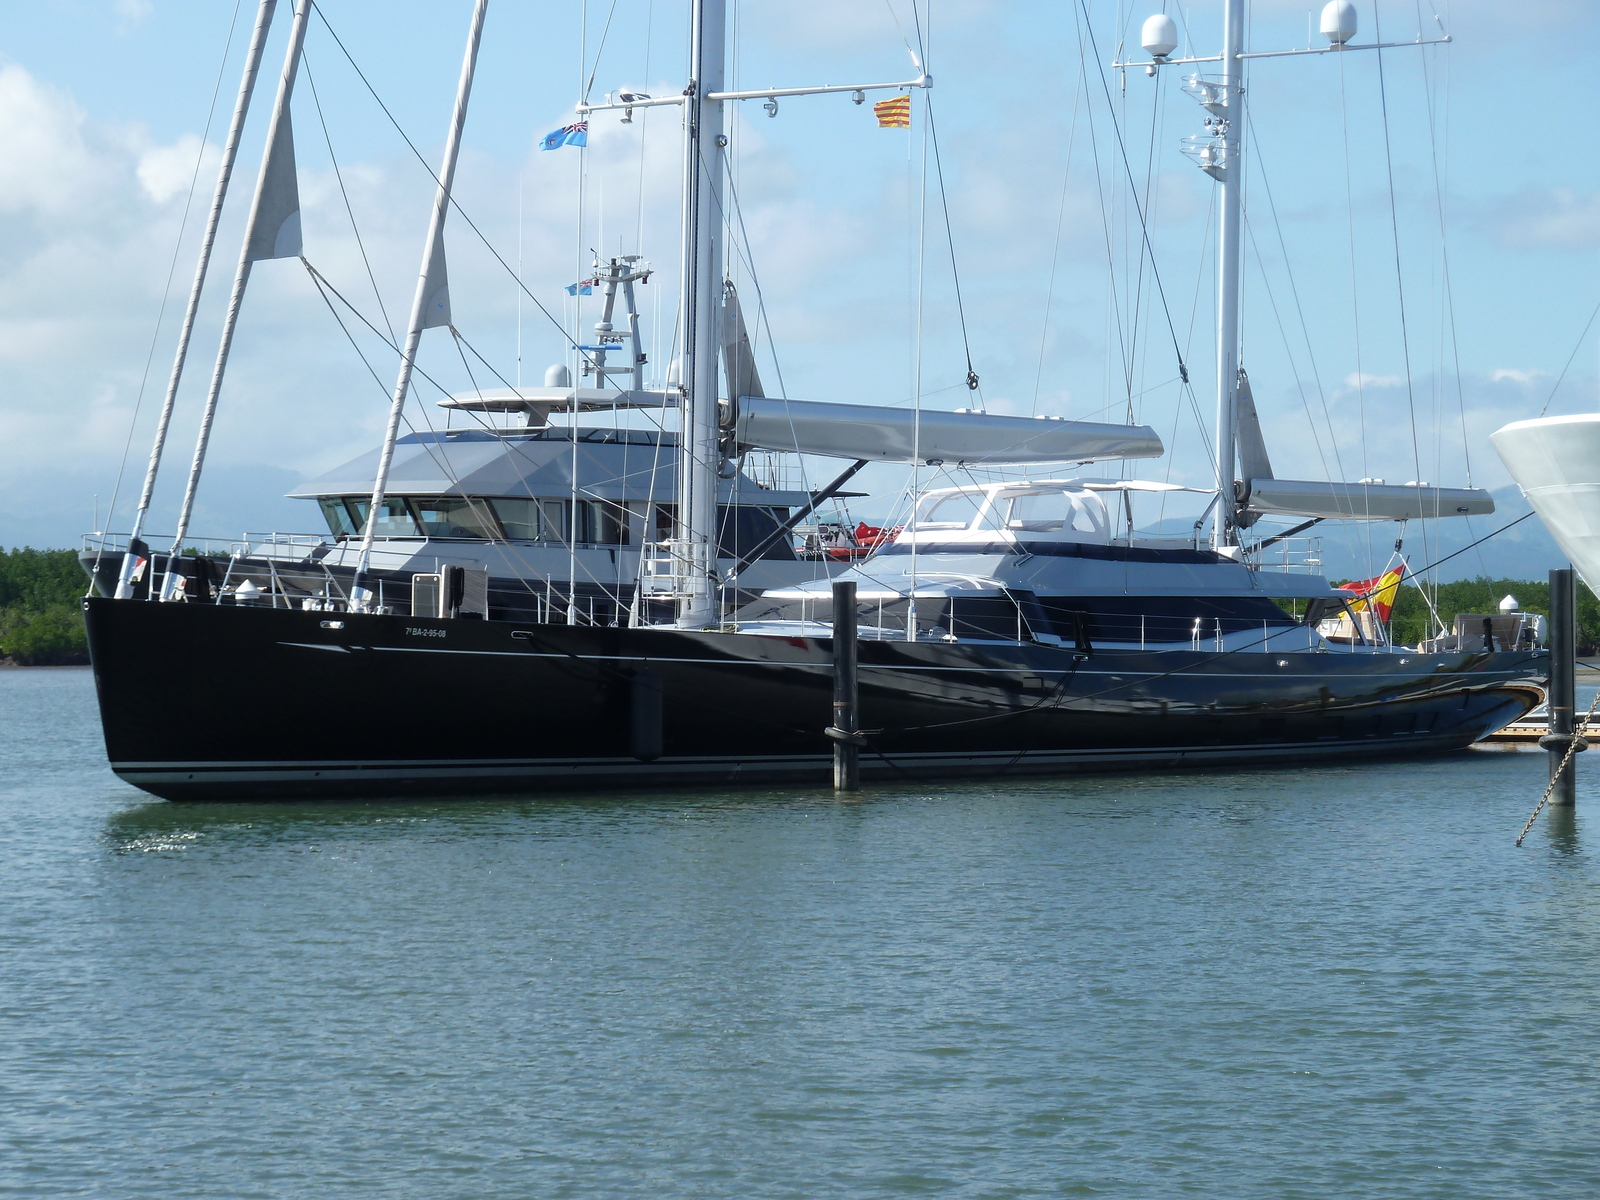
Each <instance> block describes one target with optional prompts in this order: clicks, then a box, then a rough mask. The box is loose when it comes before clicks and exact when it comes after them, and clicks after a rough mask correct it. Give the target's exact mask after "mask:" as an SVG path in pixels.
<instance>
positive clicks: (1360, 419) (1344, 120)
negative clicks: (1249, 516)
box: [1335, 51, 1381, 570]
mask: <svg viewBox="0 0 1600 1200" xmlns="http://www.w3.org/2000/svg"><path fill="white" fill-rule="evenodd" d="M1380 53H1381V51H1380ZM1335 57H1337V58H1338V60H1339V118H1340V123H1341V126H1342V128H1343V131H1344V202H1345V230H1346V235H1347V239H1348V241H1349V245H1350V316H1351V324H1352V327H1353V329H1354V334H1355V336H1354V342H1355V352H1356V371H1355V385H1356V420H1357V425H1358V428H1359V430H1360V433H1361V477H1362V478H1363V479H1366V478H1368V477H1370V476H1371V474H1372V467H1371V463H1370V460H1369V459H1368V457H1367V399H1366V387H1367V377H1366V373H1365V372H1364V371H1362V369H1361V290H1360V287H1359V285H1358V283H1357V267H1356V262H1357V260H1356V201H1355V191H1354V187H1353V185H1352V184H1351V182H1350V179H1351V176H1350V103H1349V99H1348V97H1347V96H1346V94H1345V77H1344V56H1343V55H1342V54H1341V55H1336V56H1335ZM1361 532H1362V533H1365V534H1366V541H1367V567H1368V569H1369V570H1370V569H1371V567H1372V562H1373V555H1372V529H1371V526H1370V523H1369V525H1368V527H1367V528H1366V529H1364V530H1362V531H1361ZM1359 537H1360V535H1359V534H1357V533H1356V532H1355V531H1354V530H1350V531H1349V538H1350V545H1351V548H1352V550H1354V549H1355V547H1356V546H1357V544H1358V540H1359Z"/></svg>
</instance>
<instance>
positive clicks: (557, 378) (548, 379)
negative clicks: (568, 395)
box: [544, 363, 572, 388]
mask: <svg viewBox="0 0 1600 1200" xmlns="http://www.w3.org/2000/svg"><path fill="white" fill-rule="evenodd" d="M544 385H545V387H548V388H557V387H571V386H572V372H571V371H569V370H567V364H566V363H556V364H555V365H554V366H550V367H546V368H545V372H544Z"/></svg>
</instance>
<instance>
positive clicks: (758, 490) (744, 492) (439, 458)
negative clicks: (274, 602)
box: [289, 426, 811, 508]
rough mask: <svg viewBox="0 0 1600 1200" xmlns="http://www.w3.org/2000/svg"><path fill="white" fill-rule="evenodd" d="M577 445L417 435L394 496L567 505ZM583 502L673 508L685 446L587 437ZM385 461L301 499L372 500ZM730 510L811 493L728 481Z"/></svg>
mask: <svg viewBox="0 0 1600 1200" xmlns="http://www.w3.org/2000/svg"><path fill="white" fill-rule="evenodd" d="M573 459H574V454H573V435H572V430H571V429H569V428H567V427H564V426H550V427H548V428H543V429H534V430H528V431H525V432H519V433H514V434H503V433H498V432H490V431H488V430H484V429H458V430H441V431H438V432H430V433H414V434H409V435H408V436H406V437H403V438H401V439H400V440H399V441H398V442H396V443H395V450H394V462H393V464H392V465H391V467H390V470H389V482H388V486H387V491H389V492H390V493H391V494H393V495H397V496H399V495H405V496H565V495H568V494H570V493H571V492H572V491H573V489H574V480H573ZM576 459H577V480H576V488H577V491H578V492H579V493H581V494H582V495H584V496H586V497H589V498H591V499H596V500H615V501H627V500H653V501H656V502H658V503H662V504H666V503H671V502H672V500H673V499H674V487H673V485H674V481H675V479H676V471H677V464H678V453H677V438H676V436H674V435H672V434H658V433H656V432H655V431H654V430H644V429H579V430H578V431H577V454H576ZM377 471H378V451H376V450H373V451H371V452H370V453H367V454H363V455H361V456H360V457H359V458H353V459H351V460H350V461H349V462H347V463H345V464H344V465H343V466H339V467H335V468H334V469H333V470H332V471H329V472H328V473H327V474H326V475H323V476H321V477H319V478H317V479H313V480H310V481H309V482H307V483H303V484H301V485H300V486H299V487H297V488H295V489H294V490H293V491H292V492H290V493H289V495H290V496H293V497H305V498H311V499H316V498H321V497H327V496H363V495H371V494H372V485H373V482H374V478H375V476H376V475H377ZM718 493H719V495H718V498H719V499H720V500H721V501H722V502H723V503H730V502H731V503H737V504H755V505H761V506H763V507H766V506H770V507H774V508H783V507H789V508H794V507H796V506H798V505H801V504H805V503H807V502H808V501H809V500H810V499H811V497H810V495H809V494H808V493H806V492H788V491H777V490H774V489H771V488H763V487H761V486H760V485H759V484H757V483H756V481H755V480H753V479H751V478H750V477H749V476H747V475H740V476H738V477H736V478H735V479H726V480H720V481H719V487H718Z"/></svg>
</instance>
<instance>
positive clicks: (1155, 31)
mask: <svg viewBox="0 0 1600 1200" xmlns="http://www.w3.org/2000/svg"><path fill="white" fill-rule="evenodd" d="M1351 11H1352V12H1354V11H1355V10H1354V9H1352V10H1351ZM1354 19H1355V18H1354V17H1352V18H1351V20H1354ZM1323 20H1324V22H1326V20H1327V18H1326V17H1324V18H1323ZM1139 44H1140V45H1142V46H1143V47H1144V48H1145V50H1146V51H1147V52H1148V53H1149V55H1150V57H1152V58H1165V57H1166V56H1167V55H1169V54H1171V53H1172V52H1173V51H1174V50H1176V49H1177V48H1178V23H1177V22H1176V21H1174V20H1173V19H1172V18H1171V17H1169V16H1167V14H1166V13H1157V14H1156V15H1155V16H1153V17H1150V18H1148V19H1146V21H1145V23H1144V28H1143V29H1141V30H1140V31H1139Z"/></svg>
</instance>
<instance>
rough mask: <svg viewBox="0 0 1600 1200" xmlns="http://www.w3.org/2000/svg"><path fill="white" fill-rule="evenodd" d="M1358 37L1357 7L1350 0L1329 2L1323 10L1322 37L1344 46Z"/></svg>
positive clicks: (1332, 0)
mask: <svg viewBox="0 0 1600 1200" xmlns="http://www.w3.org/2000/svg"><path fill="white" fill-rule="evenodd" d="M1355 35H1356V6H1355V5H1354V4H1351V3H1350V0H1328V3H1327V5H1326V6H1324V7H1323V10H1322V36H1323V37H1325V38H1327V39H1328V41H1330V42H1332V43H1333V44H1334V45H1335V46H1342V45H1344V44H1345V43H1346V42H1348V41H1349V40H1350V39H1351V38H1353V37H1355Z"/></svg>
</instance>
